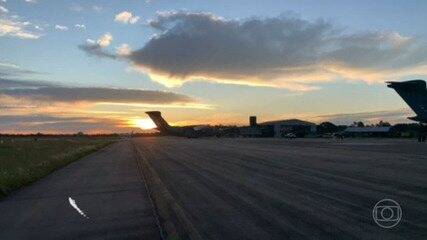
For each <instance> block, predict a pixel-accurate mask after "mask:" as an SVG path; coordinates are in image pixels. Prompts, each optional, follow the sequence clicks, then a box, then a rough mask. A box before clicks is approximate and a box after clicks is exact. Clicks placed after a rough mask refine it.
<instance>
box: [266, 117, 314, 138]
mask: <svg viewBox="0 0 427 240" xmlns="http://www.w3.org/2000/svg"><path fill="white" fill-rule="evenodd" d="M260 125H261V126H265V127H270V128H271V129H272V132H273V135H274V137H283V136H284V135H285V134H287V133H294V134H295V135H296V136H297V137H304V136H307V135H313V134H315V133H316V132H317V125H316V124H315V123H312V122H307V121H303V120H299V119H287V120H278V121H269V122H264V123H261V124H260Z"/></svg>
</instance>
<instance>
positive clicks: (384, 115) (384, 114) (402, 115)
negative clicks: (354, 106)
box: [313, 109, 413, 124]
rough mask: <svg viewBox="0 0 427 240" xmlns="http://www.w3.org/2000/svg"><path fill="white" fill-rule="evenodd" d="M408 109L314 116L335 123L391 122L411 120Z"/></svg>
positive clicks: (318, 120) (319, 120)
mask: <svg viewBox="0 0 427 240" xmlns="http://www.w3.org/2000/svg"><path fill="white" fill-rule="evenodd" d="M412 115H413V112H412V111H411V110H410V109H397V110H389V111H372V112H359V113H340V114H330V115H323V116H318V117H315V118H314V119H313V120H315V121H316V122H319V123H320V122H323V121H330V122H333V123H335V124H351V123H353V122H355V121H362V122H365V123H378V122H379V121H380V120H382V121H387V122H391V123H400V122H412V121H410V120H408V118H407V117H409V116H412Z"/></svg>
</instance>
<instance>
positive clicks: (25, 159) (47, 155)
mask: <svg viewBox="0 0 427 240" xmlns="http://www.w3.org/2000/svg"><path fill="white" fill-rule="evenodd" d="M114 141H115V139H114V138H107V137H49V138H39V139H38V140H37V141H35V140H34V139H33V138H30V137H22V138H0V197H2V196H6V195H8V194H10V193H11V192H12V191H14V190H17V189H19V188H20V187H22V186H25V185H27V184H29V183H31V182H33V181H35V180H37V179H39V178H41V177H44V176H46V175H48V174H49V173H51V172H53V171H54V170H56V169H58V168H60V167H62V166H65V165H67V164H69V163H70V162H72V161H75V160H77V159H79V158H81V157H83V156H85V155H87V154H89V153H91V152H94V151H97V150H99V149H101V148H103V147H105V146H107V145H108V144H110V143H112V142H114Z"/></svg>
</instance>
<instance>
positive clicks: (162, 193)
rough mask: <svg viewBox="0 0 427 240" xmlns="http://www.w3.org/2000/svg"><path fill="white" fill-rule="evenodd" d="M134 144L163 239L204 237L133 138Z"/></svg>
mask: <svg viewBox="0 0 427 240" xmlns="http://www.w3.org/2000/svg"><path fill="white" fill-rule="evenodd" d="M132 146H133V150H134V152H135V155H136V160H137V164H138V170H139V172H140V174H141V175H142V177H143V178H144V180H145V181H144V182H145V187H146V189H147V192H148V195H149V198H150V201H151V203H152V205H153V209H154V212H155V217H156V220H157V223H158V225H159V228H160V235H161V237H162V239H177V240H178V239H192V240H201V239H203V238H202V237H201V235H200V234H199V232H198V231H197V230H196V228H195V227H194V226H193V224H192V223H191V221H190V220H189V219H188V217H187V215H186V214H185V211H184V210H183V209H182V207H181V206H180V205H179V204H178V203H177V202H176V200H175V199H174V197H173V196H172V194H171V193H170V192H169V190H168V189H167V187H166V186H165V184H164V183H163V181H162V180H161V179H160V177H159V175H158V174H157V172H156V170H155V169H154V168H153V167H152V165H151V164H150V162H149V161H148V160H147V159H146V158H145V157H144V155H143V154H142V153H141V150H140V149H139V148H138V146H137V144H136V143H135V141H134V140H132Z"/></svg>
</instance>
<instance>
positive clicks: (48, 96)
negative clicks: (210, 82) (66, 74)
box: [0, 87, 194, 104]
mask: <svg viewBox="0 0 427 240" xmlns="http://www.w3.org/2000/svg"><path fill="white" fill-rule="evenodd" d="M0 95H4V96H9V97H13V98H22V99H27V100H33V101H45V102H66V103H67V102H68V103H73V102H110V103H140V104H174V103H190V102H193V101H194V99H192V98H191V97H189V96H186V95H182V94H178V93H172V92H162V91H152V90H137V89H114V88H96V87H92V88H79V87H39V88H14V89H1V90H0Z"/></svg>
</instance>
